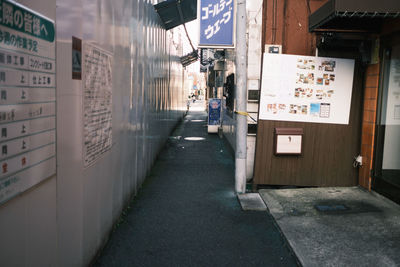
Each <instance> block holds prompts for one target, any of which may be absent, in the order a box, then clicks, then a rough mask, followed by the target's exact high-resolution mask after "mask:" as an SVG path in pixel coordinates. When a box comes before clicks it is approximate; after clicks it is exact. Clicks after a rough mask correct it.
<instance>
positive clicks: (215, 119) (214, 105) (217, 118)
mask: <svg viewBox="0 0 400 267" xmlns="http://www.w3.org/2000/svg"><path fill="white" fill-rule="evenodd" d="M207 124H208V125H207V132H208V133H218V128H219V127H220V126H221V99H219V98H211V99H210V100H209V101H208V123H207Z"/></svg>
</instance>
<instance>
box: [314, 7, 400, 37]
mask: <svg viewBox="0 0 400 267" xmlns="http://www.w3.org/2000/svg"><path fill="white" fill-rule="evenodd" d="M390 18H400V0H329V1H328V2H327V3H326V4H325V5H323V6H322V7H321V8H319V9H318V10H317V11H315V12H314V13H312V14H311V15H310V17H309V18H308V22H309V23H308V25H309V26H308V30H309V31H310V32H315V31H349V30H351V31H359V32H378V31H379V30H380V26H381V24H382V22H383V21H384V20H385V19H390Z"/></svg>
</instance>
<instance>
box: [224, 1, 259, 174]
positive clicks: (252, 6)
mask: <svg viewBox="0 0 400 267" xmlns="http://www.w3.org/2000/svg"><path fill="white" fill-rule="evenodd" d="M262 6H263V2H262V0H252V1H246V11H247V40H246V41H247V79H248V81H247V89H248V90H249V89H252V90H259V88H260V81H261V79H260V75H261V54H262V52H261V51H262V47H261V46H262V44H261V36H262ZM225 55H226V56H225V57H226V60H227V64H226V65H227V71H226V72H225V73H226V76H227V75H229V74H231V73H234V72H235V67H234V62H235V50H229V51H227V52H226V54H225ZM247 112H248V113H249V115H250V116H251V118H253V119H254V120H255V121H254V120H253V119H251V118H250V117H248V118H247V123H248V124H256V123H257V122H256V121H257V117H258V103H257V102H256V101H248V102H247ZM223 116H224V117H223V122H222V128H223V132H224V135H225V137H226V139H227V140H228V142H229V143H230V145H231V146H232V148H233V149H234V150H235V145H236V144H235V143H236V114H232V116H231V115H228V114H227V112H226V110H224V115H223ZM255 139H256V137H255V134H249V135H248V136H247V164H246V177H247V179H248V180H249V179H251V178H253V172H254V156H255Z"/></svg>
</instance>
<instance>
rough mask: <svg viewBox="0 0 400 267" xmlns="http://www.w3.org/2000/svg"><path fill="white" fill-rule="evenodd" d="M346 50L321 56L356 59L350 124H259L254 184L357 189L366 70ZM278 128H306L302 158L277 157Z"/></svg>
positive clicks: (280, 122) (263, 122)
mask: <svg viewBox="0 0 400 267" xmlns="http://www.w3.org/2000/svg"><path fill="white" fill-rule="evenodd" d="M352 55H357V54H356V53H350V54H345V53H344V52H343V51H330V52H327V53H325V54H323V55H321V54H320V56H324V57H336V58H355V59H356V64H355V70H354V81H353V92H352V98H351V109H350V117H349V124H348V125H341V124H323V123H305V122H287V121H267V120H259V121H258V131H257V143H256V157H255V170H254V180H253V183H254V184H256V185H259V184H266V185H296V186H354V185H357V184H358V169H357V168H354V167H353V159H354V156H357V155H358V154H360V152H361V151H360V146H361V140H360V138H361V116H362V100H363V99H362V96H363V77H364V71H363V67H362V64H361V63H360V61H359V60H358V59H357V58H356V57H355V56H352ZM275 128H303V130H304V135H303V152H302V155H301V156H275V155H274V142H273V138H274V129H275Z"/></svg>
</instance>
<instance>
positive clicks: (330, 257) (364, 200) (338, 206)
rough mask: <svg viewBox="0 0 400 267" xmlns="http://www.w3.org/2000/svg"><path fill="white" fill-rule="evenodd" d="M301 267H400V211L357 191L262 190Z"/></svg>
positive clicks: (323, 189) (352, 188) (377, 198)
mask: <svg viewBox="0 0 400 267" xmlns="http://www.w3.org/2000/svg"><path fill="white" fill-rule="evenodd" d="M259 192H260V195H261V197H262V198H263V200H264V201H265V203H266V204H267V206H268V209H269V211H270V212H271V213H272V215H273V217H274V218H275V219H276V222H277V223H278V225H279V227H280V228H281V230H282V232H283V234H284V235H285V237H286V239H287V240H288V242H289V243H290V245H291V247H292V249H293V251H294V252H295V254H296V255H297V257H298V259H299V260H300V262H301V264H302V265H303V266H380V267H381V266H400V206H399V205H397V204H395V203H393V202H391V201H390V200H388V199H386V198H384V197H382V196H380V195H378V194H376V193H374V192H367V191H365V190H363V189H361V188H358V187H351V188H340V187H337V188H303V189H280V190H274V189H264V190H260V191H259Z"/></svg>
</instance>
